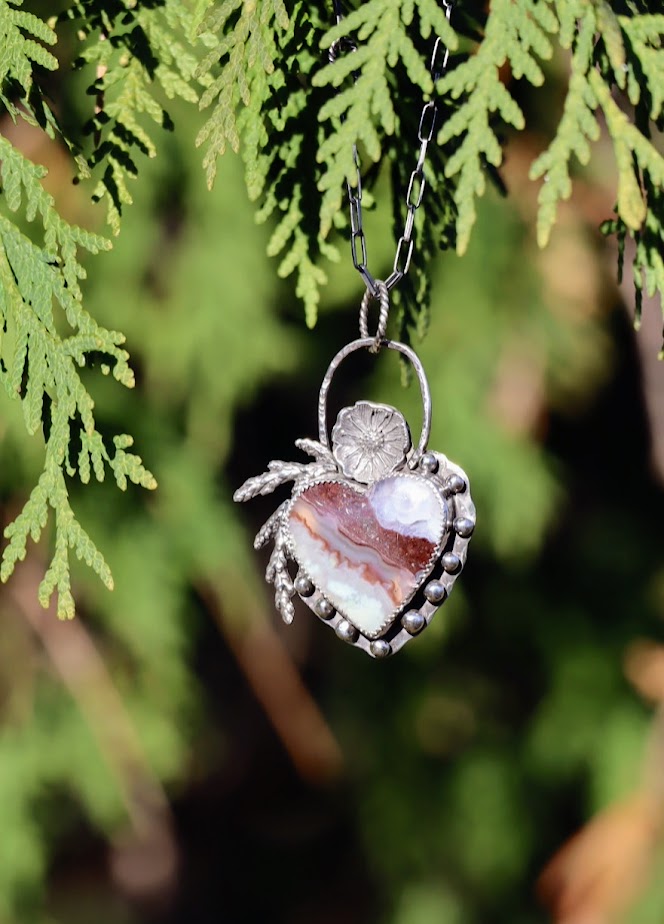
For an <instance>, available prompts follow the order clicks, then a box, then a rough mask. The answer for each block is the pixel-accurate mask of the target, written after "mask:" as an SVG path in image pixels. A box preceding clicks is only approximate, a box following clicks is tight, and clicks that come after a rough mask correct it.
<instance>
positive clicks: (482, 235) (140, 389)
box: [0, 49, 664, 924]
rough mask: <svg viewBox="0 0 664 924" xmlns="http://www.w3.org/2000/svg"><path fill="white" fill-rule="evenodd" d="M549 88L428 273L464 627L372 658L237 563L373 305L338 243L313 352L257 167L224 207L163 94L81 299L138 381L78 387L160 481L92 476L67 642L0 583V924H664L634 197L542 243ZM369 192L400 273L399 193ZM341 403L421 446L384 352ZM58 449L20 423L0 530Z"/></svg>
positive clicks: (604, 157) (10, 446) (661, 511)
mask: <svg viewBox="0 0 664 924" xmlns="http://www.w3.org/2000/svg"><path fill="white" fill-rule="evenodd" d="M61 51H62V50H61ZM62 53H63V54H64V55H65V59H66V49H64V51H63V52H62ZM552 68H553V72H554V73H555V72H556V69H558V72H559V75H560V76H559V81H558V84H556V83H555V82H554V83H553V89H552V90H550V91H549V93H550V99H549V100H548V104H547V105H544V106H542V105H541V97H538V100H540V103H539V105H540V108H537V106H536V104H535V102H534V101H531V100H529V98H528V96H527V95H526V96H524V98H523V99H521V100H520V102H521V103H522V104H523V106H524V108H525V109H526V111H527V112H529V113H530V116H531V126H532V128H531V130H530V132H528V133H526V134H524V135H522V137H521V138H520V139H518V140H515V142H514V143H513V145H512V146H511V148H510V152H509V156H508V159H507V161H506V164H505V168H504V172H503V176H504V179H505V182H506V185H507V187H508V189H509V191H510V195H509V197H508V198H507V199H502V198H500V197H499V196H498V195H497V194H494V193H490V194H489V195H488V196H487V197H486V198H485V200H483V202H482V204H481V208H480V213H479V219H478V224H477V227H476V232H475V235H474V240H473V243H472V246H471V248H470V251H469V253H468V254H467V256H465V257H464V258H463V259H459V258H458V257H456V256H455V255H453V254H442V255H441V257H440V259H439V260H438V261H437V262H436V264H435V265H434V267H433V277H434V285H433V289H434V301H433V308H432V323H431V328H430V330H429V332H428V334H427V337H426V339H425V340H424V341H423V342H422V343H421V344H417V346H418V350H419V352H420V355H421V357H422V360H423V362H424V364H425V367H426V369H427V371H428V374H429V377H430V383H431V387H432V392H433V397H434V427H433V433H432V438H431V446H432V447H433V448H435V449H437V450H440V451H443V452H445V453H446V454H448V455H449V456H450V458H452V459H454V460H455V461H458V462H459V463H460V464H461V465H462V466H463V467H464V468H465V469H466V471H467V472H468V474H469V476H470V479H471V484H472V489H473V495H474V498H475V500H476V503H477V507H478V526H477V530H476V533H475V536H474V538H473V542H472V545H471V550H470V558H469V562H468V565H467V568H466V570H465V573H464V575H463V577H462V579H461V580H460V581H459V582H458V584H457V585H456V587H455V590H454V593H453V595H452V597H451V599H450V600H449V602H448V603H446V605H445V607H444V608H443V610H442V611H441V612H440V614H439V615H438V616H437V618H436V620H435V621H434V623H433V624H432V626H431V627H430V628H429V629H428V630H427V632H426V633H425V635H424V636H423V637H422V638H420V639H418V640H416V641H414V642H413V643H412V644H411V645H409V646H407V648H406V649H404V651H403V652H402V653H400V654H399V656H398V657H396V658H395V659H393V660H390V661H387V662H384V663H382V662H381V663H378V662H372V661H370V660H369V659H368V658H366V656H364V655H363V654H362V653H361V652H359V651H355V650H351V649H349V648H346V647H345V646H344V645H343V644H341V643H340V642H338V641H337V640H336V639H335V638H334V636H333V634H332V633H330V632H329V631H327V630H326V629H325V627H323V626H321V625H319V624H317V622H316V620H315V619H314V618H313V617H312V615H311V614H310V613H309V611H308V610H306V609H305V608H300V609H299V610H298V613H297V617H296V621H295V623H294V624H293V626H292V627H290V628H286V627H284V626H282V625H280V624H279V622H278V621H277V617H276V615H275V614H274V613H273V610H272V606H271V602H270V593H269V589H268V588H267V587H266V586H265V585H264V583H263V577H262V574H263V570H264V567H265V563H266V562H265V559H264V558H261V557H260V556H255V555H254V553H253V550H252V537H253V533H254V532H255V531H256V530H257V529H258V527H259V526H260V524H261V523H262V522H263V520H264V519H265V518H266V517H267V516H268V515H269V514H270V512H271V511H272V510H273V509H274V507H275V505H276V503H277V500H278V499H280V498H281V496H279V497H278V498H275V497H273V496H271V497H267V498H261V499H257V500H256V501H254V502H252V504H251V505H247V506H246V507H243V508H239V507H235V506H234V505H233V504H232V502H231V495H232V492H233V490H234V488H235V487H237V486H238V484H239V483H241V482H242V481H243V480H244V479H245V478H247V477H249V476H250V475H253V474H257V473H259V472H261V471H263V470H264V468H265V466H266V464H267V462H268V461H270V460H271V459H273V458H286V459H288V458H297V457H298V454H297V450H295V448H294V446H293V442H294V440H295V439H296V438H298V437H300V436H315V435H316V403H317V393H318V387H319V385H320V381H321V379H322V376H323V374H324V372H325V369H326V368H327V364H328V362H329V360H330V358H331V356H332V355H333V354H334V352H336V350H337V349H338V348H339V347H341V346H342V345H343V344H344V343H345V342H347V341H348V340H350V339H353V338H354V337H355V336H356V329H357V318H358V305H359V299H360V296H361V283H360V280H359V278H358V277H357V276H356V275H355V274H354V273H353V271H352V265H351V261H350V257H349V255H348V254H347V252H346V249H345V245H344V246H343V249H342V253H343V255H344V260H343V261H342V263H340V264H339V265H335V266H332V267H330V268H329V272H330V285H329V287H328V288H327V290H326V292H325V296H324V303H323V306H322V312H321V318H320V321H319V324H318V326H317V328H316V329H315V330H313V331H307V330H306V328H305V326H304V322H303V312H302V309H301V306H300V305H299V304H298V303H297V301H296V299H295V297H294V294H293V289H292V286H291V284H290V282H289V281H288V280H286V281H283V280H279V279H278V278H277V275H276V264H275V262H274V261H270V260H269V259H268V257H267V256H266V254H265V249H266V243H267V240H268V237H269V231H270V229H269V227H261V226H258V225H256V224H255V222H254V218H253V208H252V206H251V205H250V204H249V202H248V200H247V197H246V193H245V191H244V183H243V178H242V168H241V164H240V162H239V161H238V160H237V159H236V158H234V157H233V156H232V155H227V156H225V157H224V159H223V161H222V163H221V164H220V172H219V177H218V181H217V184H216V187H215V188H214V190H213V191H212V192H208V191H207V189H206V188H205V183H204V176H203V172H202V169H201V166H200V153H199V152H197V151H196V149H195V147H194V141H193V139H194V138H195V135H196V132H197V130H198V127H199V125H200V120H201V117H200V116H199V114H198V113H197V112H196V110H195V108H194V107H187V106H186V105H185V104H181V105H169V111H170V112H171V114H172V116H173V118H174V120H175V124H176V129H175V131H174V132H173V133H170V134H164V135H163V137H162V138H161V145H160V152H159V156H158V157H157V158H156V159H155V160H154V161H150V162H148V161H146V162H145V163H143V164H142V165H141V176H140V181H139V182H137V183H135V184H134V189H133V193H134V195H135V203H134V205H133V206H132V207H131V209H129V210H128V211H127V212H126V215H125V219H124V224H123V231H122V234H121V236H120V238H119V239H118V240H117V242H116V244H115V247H114V249H113V251H112V252H110V253H108V254H105V255H102V256H99V257H97V258H94V259H92V260H90V261H89V264H88V265H89V280H88V282H87V284H86V290H85V297H86V300H87V307H88V309H89V310H90V311H91V313H92V314H93V315H94V316H95V317H97V318H98V319H99V320H100V321H101V322H102V323H103V324H105V325H107V326H109V327H111V328H115V329H120V330H122V331H124V332H125V333H126V335H127V338H128V346H129V349H130V351H131V354H132V358H133V365H134V368H135V370H136V373H137V387H136V389H135V390H134V391H133V392H126V391H124V390H123V389H122V388H121V387H120V386H119V385H117V383H115V382H114V381H112V380H109V379H108V378H106V377H103V376H101V375H100V374H99V371H98V370H95V369H90V370H89V371H88V372H86V382H87V384H88V385H89V388H90V390H91V392H92V394H93V395H94V397H95V400H96V413H97V419H98V421H99V424H100V428H102V430H103V432H107V433H109V434H111V433H116V432H124V431H125V430H126V431H128V432H131V433H133V434H135V436H136V440H137V450H138V452H139V453H140V454H141V455H142V457H143V459H144V461H145V463H146V465H147V466H148V467H149V468H150V469H151V470H152V471H153V472H154V473H155V475H156V477H157V479H158V481H159V490H158V491H157V492H155V493H148V492H143V491H141V490H140V489H138V488H133V487H132V488H130V490H129V491H128V492H127V493H126V494H121V493H120V492H118V491H117V489H116V488H115V487H114V486H113V485H111V484H102V485H99V484H96V483H95V484H92V485H90V486H87V487H84V488H82V487H81V486H80V485H78V484H77V483H76V482H75V481H72V482H71V483H70V487H71V495H72V503H73V505H74V507H75V509H76V511H77V513H78V514H79V515H80V518H81V520H82V523H83V525H84V526H85V528H86V529H87V530H88V531H89V532H90V533H91V535H92V536H93V538H94V540H95V542H97V544H98V545H99V547H100V548H101V549H102V550H103V552H104V554H105V556H106V557H107V560H108V561H109V563H110V565H111V567H112V570H113V574H114V578H115V585H116V589H115V591H114V592H113V593H108V592H106V591H105V590H104V589H103V588H102V587H101V586H100V585H99V584H98V583H97V582H96V579H94V577H93V576H91V575H90V574H89V573H88V572H86V571H85V570H84V569H82V568H81V569H80V570H77V571H76V597H77V602H78V608H79V615H78V618H77V619H76V620H75V621H74V622H72V623H70V624H60V623H58V622H57V620H56V618H55V615H54V613H53V612H51V611H49V612H44V611H42V610H41V609H40V607H39V605H38V603H37V593H36V589H37V585H38V583H39V580H40V579H41V576H42V574H43V570H44V561H45V554H46V553H45V548H44V547H36V548H35V547H32V548H31V550H30V555H29V557H28V558H27V560H26V561H25V562H24V563H23V564H22V565H21V566H20V567H19V568H18V570H17V572H16V574H15V576H14V577H13V578H12V579H11V581H10V583H9V584H8V585H7V586H6V587H4V588H2V590H1V591H0V616H1V619H2V624H1V630H0V631H1V636H0V922H1V924H93V922H94V924H185V922H186V924H211V922H220V921H223V922H229V924H235V922H238V924H245V922H246V924H253V922H256V924H258V922H261V924H262V922H264V921H266V920H269V921H271V922H275V924H277V922H284V924H304V922H307V924H338V922H344V924H356V922H357V924H360V922H361V924H367V922H376V924H493V922H496V924H543V922H546V921H550V920H554V921H557V922H564V924H605V922H612V921H625V922H629V924H660V922H661V921H662V920H663V919H664V874H663V871H664V867H663V866H662V863H661V859H662V858H661V857H660V853H661V844H660V834H661V822H662V816H663V812H664V778H663V776H662V774H663V771H664V713H663V712H662V703H664V647H662V646H663V644H664V634H663V632H662V616H664V558H663V555H662V550H663V549H662V541H661V530H662V527H661V524H662V521H663V518H664V498H663V494H662V478H663V477H664V367H663V366H662V365H661V364H659V365H658V363H657V358H656V357H657V353H658V350H659V347H660V341H659V336H660V329H661V315H660V314H659V307H658V306H656V305H654V304H650V305H646V308H645V311H644V326H643V328H642V330H641V331H640V332H639V333H638V334H635V333H634V331H633V329H632V325H631V319H630V312H631V311H632V308H631V307H630V306H631V302H632V297H631V293H630V283H629V280H626V282H625V285H624V288H623V289H622V291H621V290H619V288H618V287H617V285H616V283H615V262H616V255H615V253H613V252H612V251H611V249H610V246H609V245H607V244H605V243H604V242H603V241H602V240H601V239H600V236H599V234H598V232H597V227H598V225H599V223H600V222H601V221H602V220H603V219H604V218H606V217H609V216H610V214H611V209H612V204H613V202H612V196H613V193H612V183H613V173H612V164H611V161H610V159H609V153H608V151H607V150H605V149H604V148H603V146H602V145H601V144H600V145H599V146H598V147H597V149H596V160H595V162H594V164H593V167H592V171H589V172H586V173H585V174H583V175H582V176H580V177H579V179H578V183H577V187H576V191H575V194H574V197H573V199H572V200H571V202H570V203H567V204H565V206H564V207H563V208H562V209H561V212H560V216H559V223H558V227H557V230H556V231H555V233H554V235H553V239H552V242H551V245H550V247H549V248H548V249H547V250H546V251H544V252H540V251H539V250H538V249H537V246H536V242H535V237H534V217H535V206H536V195H537V190H536V188H535V187H534V186H533V185H532V184H529V183H528V182H527V181H526V180H525V176H526V172H527V166H528V164H529V163H530V162H531V161H532V159H533V157H534V156H535V155H536V153H537V152H538V151H539V150H541V148H542V147H543V144H544V141H543V137H542V135H541V134H540V133H542V132H545V131H546V128H547V125H548V124H549V120H550V119H551V118H553V117H554V116H555V114H556V112H557V111H558V108H557V107H559V106H560V98H559V97H560V94H561V93H562V92H563V88H564V83H563V80H562V74H563V71H564V61H559V62H556V63H554V65H552ZM83 86H84V85H83V83H82V82H80V83H79V82H78V78H76V77H73V76H71V75H67V72H66V69H65V70H63V71H62V72H61V74H60V77H59V78H56V80H55V82H54V83H53V86H52V93H53V97H54V99H55V101H56V105H57V106H59V107H60V112H61V115H62V117H63V118H66V119H69V120H71V121H72V122H75V121H77V120H79V121H81V122H82V121H84V119H85V117H86V112H87V108H86V107H89V105H90V99H89V97H86V96H85V95H84V92H83ZM527 92H529V91H527V90H525V89H524V93H527ZM557 93H558V97H557V96H556V94H557ZM0 131H2V132H3V133H6V134H7V135H8V136H10V137H11V139H12V141H13V142H14V143H15V144H17V145H19V146H20V147H21V149H22V150H23V151H24V152H26V153H28V154H29V156H31V157H32V158H33V159H35V160H36V161H39V162H40V163H43V164H45V165H47V166H48V168H49V171H50V172H49V177H48V180H47V184H48V188H49V190H50V191H51V192H52V193H53V194H54V196H55V197H56V199H57V202H58V204H59V207H60V209H61V210H62V213H63V214H64V215H65V217H67V218H68V219H69V220H72V221H75V222H78V223H81V224H85V225H87V226H89V227H95V228H99V229H101V228H102V216H101V215H100V214H98V211H97V210H96V209H95V208H94V206H92V205H91V203H90V201H89V195H88V194H89V190H86V189H85V188H84V187H83V186H74V185H72V182H71V177H72V170H71V164H70V163H69V160H68V157H67V155H66V154H65V152H64V151H63V150H62V149H61V148H59V147H58V146H57V145H54V144H52V143H50V142H48V141H47V140H46V139H45V138H44V137H43V136H42V135H40V134H39V133H38V132H36V131H35V132H33V130H31V129H30V128H29V127H27V126H26V125H18V126H13V125H11V124H10V123H8V121H7V119H6V118H4V119H3V121H2V123H0ZM376 203H377V204H376V208H375V210H374V211H373V212H372V213H371V214H370V215H369V216H368V218H367V226H368V231H367V234H368V243H369V250H370V259H371V262H372V268H373V269H374V271H375V272H376V274H377V275H382V274H383V273H384V272H386V271H387V270H388V268H389V266H390V265H391V260H392V256H393V243H392V234H391V230H390V227H389V220H388V217H387V216H388V215H389V214H390V208H389V203H388V202H387V201H386V195H385V190H384V189H383V187H382V185H381V181H380V180H379V182H378V186H377V188H376ZM424 211H425V212H426V200H425V205H424ZM342 243H343V242H342ZM335 388H336V390H337V391H336V395H337V401H338V403H339V404H341V403H343V402H344V401H354V400H356V399H358V398H362V397H364V398H373V399H374V400H380V401H386V402H389V403H394V404H395V405H397V406H398V407H400V408H401V409H402V410H404V411H405V412H406V414H407V416H408V418H409V420H410V421H411V423H412V427H413V429H414V430H415V431H416V432H417V428H418V425H419V419H420V408H419V403H418V402H419V398H418V395H417V393H416V388H414V387H412V388H408V389H404V388H402V386H401V384H400V374H399V367H398V363H397V361H396V360H395V359H394V357H389V356H382V355H381V356H380V357H379V358H378V359H377V360H373V359H370V358H365V359H364V361H362V360H361V359H358V360H357V362H356V364H355V365H353V363H352V362H350V361H349V363H348V364H347V366H344V374H341V373H340V375H339V378H338V380H337V379H335ZM42 452H43V445H40V442H39V439H36V438H33V439H30V438H28V436H27V435H26V434H25V433H24V429H23V424H22V417H21V413H20V408H19V406H18V404H12V403H10V402H8V401H7V399H6V398H4V399H3V400H2V403H1V404H0V519H1V520H2V522H3V523H5V524H6V523H7V522H9V520H10V519H11V518H12V517H13V516H15V515H16V513H17V512H18V511H19V510H20V508H21V506H22V504H23V502H24V500H25V498H26V496H27V494H28V492H29V490H30V488H31V487H32V485H33V484H34V481H35V480H36V478H37V477H38V474H39V472H40V470H41V459H42Z"/></svg>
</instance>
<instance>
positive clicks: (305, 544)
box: [284, 473, 449, 639]
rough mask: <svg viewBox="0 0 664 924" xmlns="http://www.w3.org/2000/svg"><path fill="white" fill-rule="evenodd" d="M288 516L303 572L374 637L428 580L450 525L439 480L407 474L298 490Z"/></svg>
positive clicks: (292, 542) (290, 540) (291, 543)
mask: <svg viewBox="0 0 664 924" xmlns="http://www.w3.org/2000/svg"><path fill="white" fill-rule="evenodd" d="M284 522H285V524H286V530H287V536H288V548H289V551H290V552H291V553H292V557H293V558H294V559H295V561H296V562H297V563H298V565H299V566H300V568H301V569H302V571H303V572H304V573H305V574H307V575H308V576H309V578H310V579H311V581H312V582H313V583H314V584H315V585H316V586H317V587H319V588H320V589H321V592H322V593H323V594H324V595H325V597H326V598H327V599H328V600H329V601H330V603H331V604H332V605H333V606H334V608H335V609H336V611H337V613H339V614H340V615H342V616H345V617H346V619H348V621H349V622H350V623H351V625H353V626H355V628H356V629H358V630H359V631H360V632H361V633H362V634H363V635H364V636H366V637H367V638H369V639H376V638H379V637H380V636H381V635H383V634H384V633H385V631H386V630H387V629H389V627H390V626H391V625H392V623H393V622H394V620H395V618H396V616H397V615H398V613H399V612H400V611H401V610H402V609H403V607H404V606H405V605H406V604H407V603H408V602H409V601H410V600H411V599H412V598H413V596H414V595H415V592H416V591H417V590H418V589H419V588H420V587H421V585H422V584H423V583H424V581H425V580H426V578H427V576H428V574H429V572H430V571H431V568H432V567H433V565H434V563H435V562H436V560H437V559H438V557H439V555H440V550H441V547H442V543H443V541H444V539H445V537H446V535H447V532H448V529H449V519H448V506H447V503H446V501H445V498H444V497H443V495H442V493H441V492H440V491H439V490H438V488H436V487H434V484H433V482H432V480H431V479H427V478H424V477H422V476H421V475H415V474H405V473H404V474H398V475H391V476H390V477H388V478H384V479H383V480H381V481H377V482H375V483H374V484H372V485H370V486H369V487H368V488H364V487H362V486H361V485H355V484H353V483H352V482H343V481H332V480H328V481H321V482H319V483H318V484H315V485H312V486H311V487H309V488H305V489H304V490H302V491H300V492H299V493H298V494H296V495H295V497H294V498H293V500H292V502H291V504H290V506H289V508H288V510H287V511H286V514H285V517H284Z"/></svg>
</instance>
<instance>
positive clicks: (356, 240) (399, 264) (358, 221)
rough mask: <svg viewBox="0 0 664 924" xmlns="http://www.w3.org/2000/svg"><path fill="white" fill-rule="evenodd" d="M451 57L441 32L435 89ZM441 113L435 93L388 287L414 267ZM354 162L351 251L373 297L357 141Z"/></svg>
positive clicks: (446, 3) (448, 3)
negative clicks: (429, 160)
mask: <svg viewBox="0 0 664 924" xmlns="http://www.w3.org/2000/svg"><path fill="white" fill-rule="evenodd" d="M442 4H443V7H444V9H445V16H446V17H447V21H448V22H449V21H450V16H451V15H452V0H442ZM333 6H334V17H335V20H336V22H337V25H338V24H339V23H340V22H341V21H342V20H343V18H344V17H343V11H342V8H341V0H333ZM347 47H348V48H349V49H350V51H351V52H352V51H354V50H355V47H354V46H353V45H352V43H350V42H349V43H347ZM339 49H340V42H335V43H334V44H333V45H332V46H331V47H330V50H329V59H330V61H334V60H335V59H336V58H337V56H338V54H339ZM449 57H450V50H449V48H448V47H447V46H446V45H445V44H444V43H443V40H442V39H441V38H440V36H438V37H437V38H436V41H435V44H434V46H433V51H432V53H431V60H430V62H429V72H430V74H431V78H432V80H433V84H434V92H435V85H436V82H437V81H438V80H440V78H441V76H442V75H443V74H444V73H445V70H446V69H447V64H448V61H449ZM437 115H438V105H437V103H436V102H435V98H434V97H432V98H431V99H430V100H429V101H428V102H426V103H424V105H423V107H422V113H421V115H420V124H419V127H418V129H417V140H418V141H419V143H420V149H419V153H418V156H417V163H416V165H415V169H414V170H413V172H412V173H411V175H410V180H409V181H408V191H407V193H406V209H407V214H406V222H405V224H404V229H403V233H402V235H401V237H400V238H399V240H398V242H397V250H396V254H395V256H394V264H393V266H392V272H391V273H390V275H389V276H388V277H387V279H386V280H385V283H384V284H385V286H386V288H387V290H388V291H389V290H390V289H393V288H394V286H395V285H396V284H397V283H398V282H400V281H401V280H402V279H403V277H404V276H405V275H406V273H407V272H408V270H409V268H410V261H411V258H412V256H413V245H414V240H413V230H414V227H415V212H416V211H417V210H418V208H419V207H420V205H421V204H422V196H423V195H424V189H425V187H426V177H425V175H424V163H425V161H426V157H427V150H428V148H429V142H430V141H431V139H432V138H433V133H434V130H435V126H436V116H437ZM353 162H354V164H355V171H356V186H355V187H353V186H352V185H351V184H350V182H347V188H348V203H349V206H350V230H351V238H350V252H351V256H352V258H353V266H354V267H355V269H356V270H357V271H358V272H359V274H360V275H361V276H362V279H363V280H364V284H365V285H366V287H367V291H368V293H369V294H370V295H371V296H372V297H373V298H378V297H379V295H380V290H379V287H378V283H377V280H376V279H374V277H373V276H372V275H371V273H370V272H369V267H368V265H367V242H366V238H365V235H364V228H363V224H362V174H361V171H360V157H359V154H358V152H357V146H356V145H353Z"/></svg>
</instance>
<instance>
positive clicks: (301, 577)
mask: <svg viewBox="0 0 664 924" xmlns="http://www.w3.org/2000/svg"><path fill="white" fill-rule="evenodd" d="M294 587H295V591H296V593H298V594H299V595H300V596H301V597H310V596H311V595H312V593H313V592H314V591H315V589H316V588H315V587H314V585H313V583H312V582H311V581H310V580H309V578H308V577H307V576H306V574H298V576H297V577H296V578H295V584H294Z"/></svg>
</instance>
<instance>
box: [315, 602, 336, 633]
mask: <svg viewBox="0 0 664 924" xmlns="http://www.w3.org/2000/svg"><path fill="white" fill-rule="evenodd" d="M315 609H316V612H317V613H318V615H319V616H320V618H321V619H332V617H333V616H334V613H335V609H334V607H333V606H332V604H331V603H330V601H329V600H326V599H325V597H321V598H320V600H318V601H317V602H316V607H315ZM337 631H338V630H337Z"/></svg>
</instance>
